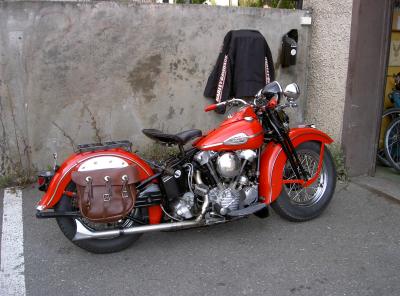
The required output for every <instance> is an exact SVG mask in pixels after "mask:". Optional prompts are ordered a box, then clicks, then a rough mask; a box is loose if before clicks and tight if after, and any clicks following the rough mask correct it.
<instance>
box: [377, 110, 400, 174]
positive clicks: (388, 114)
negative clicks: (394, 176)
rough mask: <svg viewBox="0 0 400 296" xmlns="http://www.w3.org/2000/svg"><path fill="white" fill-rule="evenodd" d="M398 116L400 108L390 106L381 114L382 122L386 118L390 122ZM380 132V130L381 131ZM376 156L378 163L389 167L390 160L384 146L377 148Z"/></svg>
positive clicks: (399, 116) (399, 115)
mask: <svg viewBox="0 0 400 296" xmlns="http://www.w3.org/2000/svg"><path fill="white" fill-rule="evenodd" d="M396 118H400V108H390V109H387V110H385V111H384V112H383V114H382V123H383V122H384V121H385V120H387V121H388V122H392V121H393V120H394V119H396ZM381 132H382V131H381ZM376 158H377V160H378V161H379V163H380V164H382V165H383V166H387V167H390V166H391V164H390V162H389V161H388V160H387V159H386V155H385V148H384V147H382V148H378V151H377V153H376Z"/></svg>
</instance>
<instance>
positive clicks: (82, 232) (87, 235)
mask: <svg viewBox="0 0 400 296" xmlns="http://www.w3.org/2000/svg"><path fill="white" fill-rule="evenodd" d="M208 203H209V201H208V195H206V196H205V197H204V203H203V206H202V208H201V214H200V215H199V216H197V218H196V220H194V221H183V222H173V223H162V224H156V225H145V226H138V227H131V228H126V229H113V230H104V231H91V230H90V229H88V228H86V227H85V226H84V225H83V224H82V222H81V221H79V220H77V219H75V223H76V233H75V236H74V238H73V239H72V240H73V241H78V240H84V239H93V238H113V237H118V236H120V235H130V234H135V233H146V232H152V231H162V230H178V229H184V228H191V227H195V226H201V225H203V224H204V220H203V218H204V215H205V213H206V210H207V207H208Z"/></svg>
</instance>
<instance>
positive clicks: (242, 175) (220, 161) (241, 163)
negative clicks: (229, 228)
mask: <svg viewBox="0 0 400 296" xmlns="http://www.w3.org/2000/svg"><path fill="white" fill-rule="evenodd" d="M256 156H257V154H256V152H255V151H253V150H249V149H248V150H241V151H235V152H222V153H220V154H218V153H217V152H213V151H200V152H198V153H197V154H196V155H195V160H196V161H197V162H198V163H199V164H200V165H206V166H207V168H208V170H209V172H210V175H211V176H212V178H213V179H214V181H215V183H216V184H217V186H215V187H213V188H211V189H210V190H209V192H208V196H209V200H210V203H211V205H212V206H213V208H214V210H216V211H217V212H218V214H221V215H226V214H227V213H228V212H230V211H235V210H237V209H239V207H246V206H249V205H250V204H253V203H255V202H257V200H258V185H257V183H256V182H252V181H250V179H249V176H248V172H247V171H246V170H245V167H246V165H247V164H249V163H251V162H253V160H254V159H255V158H256ZM214 167H216V170H215V169H214ZM217 172H218V174H217ZM195 181H196V183H197V184H201V183H203V181H202V180H201V177H200V176H199V174H196V175H195Z"/></svg>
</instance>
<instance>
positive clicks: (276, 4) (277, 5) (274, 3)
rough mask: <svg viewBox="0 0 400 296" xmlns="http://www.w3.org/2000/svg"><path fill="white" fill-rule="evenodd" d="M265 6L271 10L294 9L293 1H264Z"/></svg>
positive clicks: (294, 3) (294, 2)
mask: <svg viewBox="0 0 400 296" xmlns="http://www.w3.org/2000/svg"><path fill="white" fill-rule="evenodd" d="M265 4H267V5H268V6H269V7H273V8H286V9H295V8H296V1H295V0H266V1H265Z"/></svg>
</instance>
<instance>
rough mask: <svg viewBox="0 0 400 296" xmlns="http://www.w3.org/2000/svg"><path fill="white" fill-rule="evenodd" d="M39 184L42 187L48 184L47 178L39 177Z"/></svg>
mask: <svg viewBox="0 0 400 296" xmlns="http://www.w3.org/2000/svg"><path fill="white" fill-rule="evenodd" d="M37 182H38V185H39V186H42V185H43V184H44V183H45V182H46V178H45V177H42V176H39V177H38V179H37Z"/></svg>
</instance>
